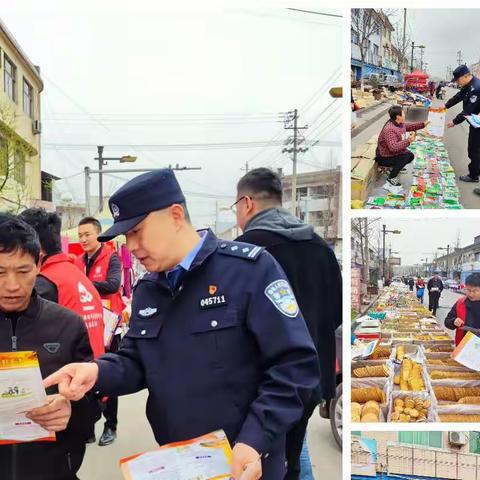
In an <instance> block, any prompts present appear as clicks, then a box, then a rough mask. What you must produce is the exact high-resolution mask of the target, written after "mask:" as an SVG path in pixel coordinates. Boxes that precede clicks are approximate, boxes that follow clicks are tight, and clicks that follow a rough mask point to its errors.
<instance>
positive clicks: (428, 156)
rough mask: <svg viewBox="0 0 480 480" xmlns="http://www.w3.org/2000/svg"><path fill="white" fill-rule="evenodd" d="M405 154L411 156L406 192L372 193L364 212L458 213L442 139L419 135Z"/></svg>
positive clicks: (457, 203) (454, 186)
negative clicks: (441, 210)
mask: <svg viewBox="0 0 480 480" xmlns="http://www.w3.org/2000/svg"><path fill="white" fill-rule="evenodd" d="M409 150H410V151H411V152H413V153H414V155H415V158H414V160H413V177H412V184H411V186H410V190H408V191H407V192H405V191H402V192H398V193H393V192H389V191H386V190H383V193H382V194H380V192H374V193H377V194H376V195H372V196H370V197H369V198H368V200H367V202H366V208H368V209H378V208H396V209H449V210H452V209H453V210H458V209H462V208H463V207H462V205H461V203H460V193H459V189H458V186H457V184H456V181H455V170H454V169H453V167H452V165H451V163H450V160H449V156H448V152H447V150H446V148H445V145H444V143H443V140H442V138H438V137H433V136H431V135H428V134H426V133H423V132H420V133H419V134H418V135H417V138H416V140H415V141H414V142H413V143H412V144H411V145H410V147H409Z"/></svg>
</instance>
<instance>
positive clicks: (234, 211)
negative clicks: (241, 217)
mask: <svg viewBox="0 0 480 480" xmlns="http://www.w3.org/2000/svg"><path fill="white" fill-rule="evenodd" d="M244 198H247V195H244V196H243V197H240V198H239V199H238V200H237V201H236V202H235V203H234V204H233V205H230V210H231V211H232V212H233V213H236V212H237V203H240V202H241V201H242V200H243V199H244Z"/></svg>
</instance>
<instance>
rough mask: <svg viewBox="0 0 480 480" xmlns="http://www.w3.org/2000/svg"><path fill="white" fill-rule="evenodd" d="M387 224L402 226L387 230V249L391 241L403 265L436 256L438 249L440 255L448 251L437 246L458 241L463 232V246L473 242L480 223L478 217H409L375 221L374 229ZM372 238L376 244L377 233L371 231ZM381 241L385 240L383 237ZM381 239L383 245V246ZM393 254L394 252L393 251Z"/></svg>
mask: <svg viewBox="0 0 480 480" xmlns="http://www.w3.org/2000/svg"><path fill="white" fill-rule="evenodd" d="M383 224H385V225H386V228H387V230H400V231H401V234H391V233H389V234H387V236H386V242H385V243H386V248H387V251H388V249H389V247H390V245H391V247H392V252H399V255H398V256H400V257H401V259H402V265H415V264H417V263H421V262H420V260H421V259H422V258H425V257H427V258H428V259H429V260H431V259H432V258H433V255H434V254H435V252H436V253H437V254H438V256H441V255H442V254H445V253H446V252H445V251H442V250H437V247H444V248H446V247H447V245H450V249H452V246H453V245H455V244H456V242H457V237H458V236H459V235H460V246H461V247H465V246H467V245H471V244H472V243H473V239H474V237H475V236H477V235H480V225H479V224H478V222H477V221H471V220H469V219H451V218H448V219H439V218H430V219H428V221H425V219H418V220H417V219H408V220H396V221H393V220H390V219H388V220H385V221H382V220H380V221H378V222H375V224H374V229H375V230H376V231H377V232H378V231H380V230H381V229H382V225H383ZM372 237H374V239H373V238H372V239H371V240H370V241H371V242H372V241H373V245H374V247H375V248H377V245H378V240H377V238H378V236H377V235H375V234H372ZM380 242H382V240H381V237H380ZM381 245H382V244H381V243H380V248H381ZM392 255H393V254H392Z"/></svg>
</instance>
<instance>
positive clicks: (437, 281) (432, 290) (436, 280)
mask: <svg viewBox="0 0 480 480" xmlns="http://www.w3.org/2000/svg"><path fill="white" fill-rule="evenodd" d="M439 273H440V272H434V274H433V277H432V278H431V279H430V280H429V281H428V283H427V290H428V309H429V310H430V311H431V312H432V313H433V314H434V315H436V313H437V308H438V302H439V300H440V295H441V294H442V291H443V282H442V279H441V278H440V276H439Z"/></svg>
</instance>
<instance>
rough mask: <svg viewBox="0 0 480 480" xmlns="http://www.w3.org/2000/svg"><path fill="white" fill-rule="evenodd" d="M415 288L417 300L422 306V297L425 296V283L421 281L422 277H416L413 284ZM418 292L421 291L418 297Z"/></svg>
mask: <svg viewBox="0 0 480 480" xmlns="http://www.w3.org/2000/svg"><path fill="white" fill-rule="evenodd" d="M415 287H416V289H417V298H418V300H419V302H420V303H421V304H423V296H424V295H425V281H424V280H423V278H422V277H418V278H417V281H416V283H415ZM419 290H421V293H420V295H419V293H418V292H419Z"/></svg>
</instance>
